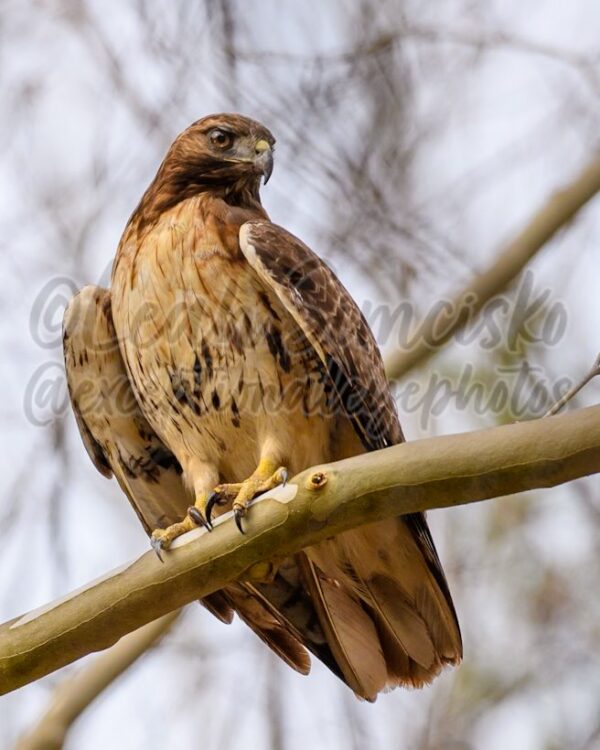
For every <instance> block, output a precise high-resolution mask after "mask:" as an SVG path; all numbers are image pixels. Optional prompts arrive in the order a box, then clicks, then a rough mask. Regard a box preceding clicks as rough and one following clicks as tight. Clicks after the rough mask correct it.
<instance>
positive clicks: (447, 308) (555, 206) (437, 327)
mask: <svg viewBox="0 0 600 750" xmlns="http://www.w3.org/2000/svg"><path fill="white" fill-rule="evenodd" d="M599 191H600V155H596V157H595V158H594V159H593V160H592V161H591V162H590V163H589V164H588V165H587V166H586V167H585V169H584V170H583V171H582V172H581V173H580V174H579V175H578V177H577V178H576V179H575V180H573V182H571V183H570V184H569V185H568V186H567V187H565V188H563V189H562V190H559V191H557V192H555V193H554V194H553V195H551V196H550V198H549V199H548V200H547V202H546V203H545V205H544V206H542V208H540V209H539V210H538V211H537V213H536V214H534V216H533V217H532V218H531V220H530V221H529V222H528V224H527V225H526V226H525V227H524V228H523V229H522V230H521V232H519V234H518V235H517V236H516V237H515V238H514V239H513V240H512V242H510V243H509V244H508V245H507V246H506V247H505V248H504V250H502V251H501V252H500V254H499V255H498V256H497V258H496V260H495V261H494V263H492V265H491V266H490V267H489V268H488V269H487V270H486V271H484V272H483V273H481V274H480V275H479V276H476V277H475V278H474V279H473V280H472V281H471V283H470V284H469V285H468V286H467V287H466V288H465V289H463V290H462V291H461V292H460V293H459V294H457V295H456V297H454V298H453V299H452V300H451V301H450V302H449V303H448V304H447V305H444V308H443V309H439V310H435V311H433V312H432V313H431V314H430V315H428V316H427V317H425V318H424V320H423V321H422V322H421V324H420V325H419V327H418V329H417V332H418V337H414V338H415V339H416V342H415V344H414V345H413V346H412V347H411V348H410V349H406V350H404V349H399V350H398V351H396V352H392V353H391V354H390V355H389V356H388V357H387V358H386V372H387V375H388V378H389V379H390V380H398V379H400V378H401V377H403V376H404V375H405V374H406V373H407V372H408V371H409V370H411V369H412V368H413V367H416V366H417V365H420V364H422V363H423V362H424V361H425V360H426V359H427V358H428V357H430V356H431V355H432V354H434V353H435V352H436V351H437V350H438V349H439V348H441V347H442V346H443V345H444V344H445V343H446V342H447V341H448V340H449V339H451V338H452V336H454V334H456V333H457V332H458V331H460V330H461V329H462V328H464V327H465V326H466V325H467V324H468V323H470V322H471V321H472V320H473V318H474V316H475V315H476V314H477V313H478V312H479V311H480V310H481V309H482V307H483V306H484V305H485V303H486V302H487V301H488V300H490V299H491V298H492V297H494V296H495V295H497V294H499V293H500V292H501V291H502V290H503V289H505V288H506V287H507V286H508V285H509V284H510V282H511V281H513V280H514V279H515V278H516V277H517V276H518V275H519V273H520V272H521V271H522V270H523V268H524V267H525V265H526V264H527V263H528V262H529V261H530V260H531V258H532V257H533V256H534V255H535V254H536V253H537V252H538V251H539V250H541V248H542V247H543V246H544V245H545V244H546V243H547V242H548V241H549V240H550V239H552V237H553V236H554V235H555V234H556V232H558V230H559V229H561V228H562V227H563V226H565V225H566V224H567V223H568V222H569V221H571V219H572V218H573V217H574V216H575V215H576V214H577V212H578V211H579V210H580V209H581V208H583V206H585V204H586V203H587V202H588V201H589V200H591V199H592V198H593V197H594V196H595V195H596V193H598V192H599Z"/></svg>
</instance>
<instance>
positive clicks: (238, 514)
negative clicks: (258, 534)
mask: <svg viewBox="0 0 600 750" xmlns="http://www.w3.org/2000/svg"><path fill="white" fill-rule="evenodd" d="M233 517H234V518H235V525H236V526H237V527H238V529H239V532H240V534H245V533H246V532H245V531H244V529H243V528H242V518H243V517H244V509H243V508H240V507H236V508H234V509H233Z"/></svg>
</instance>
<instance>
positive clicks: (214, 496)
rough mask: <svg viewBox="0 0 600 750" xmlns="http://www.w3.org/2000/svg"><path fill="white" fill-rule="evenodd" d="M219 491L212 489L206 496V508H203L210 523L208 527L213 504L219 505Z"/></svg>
mask: <svg viewBox="0 0 600 750" xmlns="http://www.w3.org/2000/svg"><path fill="white" fill-rule="evenodd" d="M219 500H220V497H219V493H218V492H216V491H215V490H213V491H212V492H211V493H210V495H209V496H208V499H207V500H206V508H205V509H204V512H205V513H206V521H207V522H208V524H209V525H210V528H211V529H212V520H211V519H212V512H213V508H214V507H215V505H219Z"/></svg>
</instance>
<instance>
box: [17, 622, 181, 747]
mask: <svg viewBox="0 0 600 750" xmlns="http://www.w3.org/2000/svg"><path fill="white" fill-rule="evenodd" d="M179 614H180V613H179V611H176V612H170V613H169V614H167V615H165V616H164V617H161V618H159V619H158V620H154V622H150V623H148V624H147V625H144V626H143V627H142V628H140V629H139V630H135V631H134V632H133V633H129V634H128V635H126V636H125V637H124V638H123V639H122V640H120V641H119V642H118V643H117V644H116V645H115V646H113V648H111V649H110V651H107V652H106V653H105V654H102V655H101V656H99V657H98V658H97V659H96V660H95V661H94V662H93V663H92V664H90V665H89V667H86V668H84V669H82V670H80V671H79V672H76V674H74V675H73V676H72V677H70V678H67V679H66V680H65V681H64V682H63V683H62V684H61V685H59V686H58V688H57V689H56V690H55V692H54V694H53V696H52V702H51V704H50V706H49V707H48V708H47V710H46V712H45V713H44V715H43V716H42V718H41V719H40V720H39V721H38V722H37V724H36V725H35V727H34V728H33V729H32V730H31V731H30V732H28V733H27V734H26V735H25V736H24V737H22V738H21V739H20V740H19V741H18V742H17V745H16V747H15V750H60V749H61V748H62V747H63V745H64V743H65V739H66V736H67V732H68V731H69V729H70V728H71V726H72V724H73V722H74V721H75V720H76V719H77V718H78V717H79V716H80V714H81V713H82V712H83V711H84V710H85V709H86V708H87V707H88V706H89V705H90V703H92V701H94V700H95V699H96V698H97V697H98V695H100V693H101V692H102V691H103V690H105V689H106V688H107V687H108V686H109V685H110V684H111V683H112V682H114V680H116V679H117V677H120V675H121V674H123V672H124V671H125V670H126V669H128V668H129V667H130V666H131V665H132V664H133V663H134V662H135V661H137V659H139V657H140V656H142V655H143V654H144V653H145V652H146V651H148V650H149V649H151V648H154V646H156V645H157V644H158V643H159V641H161V640H162V638H163V637H164V636H165V635H166V634H167V633H168V631H169V630H170V629H171V627H172V625H173V623H174V622H175V620H176V619H177V618H178V617H179Z"/></svg>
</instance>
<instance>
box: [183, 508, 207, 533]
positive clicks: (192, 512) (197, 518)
mask: <svg viewBox="0 0 600 750" xmlns="http://www.w3.org/2000/svg"><path fill="white" fill-rule="evenodd" d="M187 512H188V516H189V517H190V518H191V519H192V521H193V522H194V523H195V524H196V526H203V527H204V528H205V529H207V530H208V531H212V524H211V522H210V519H207V518H204V516H203V515H202V513H200V511H199V510H198V508H196V506H195V505H190V507H189V508H188V509H187Z"/></svg>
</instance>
